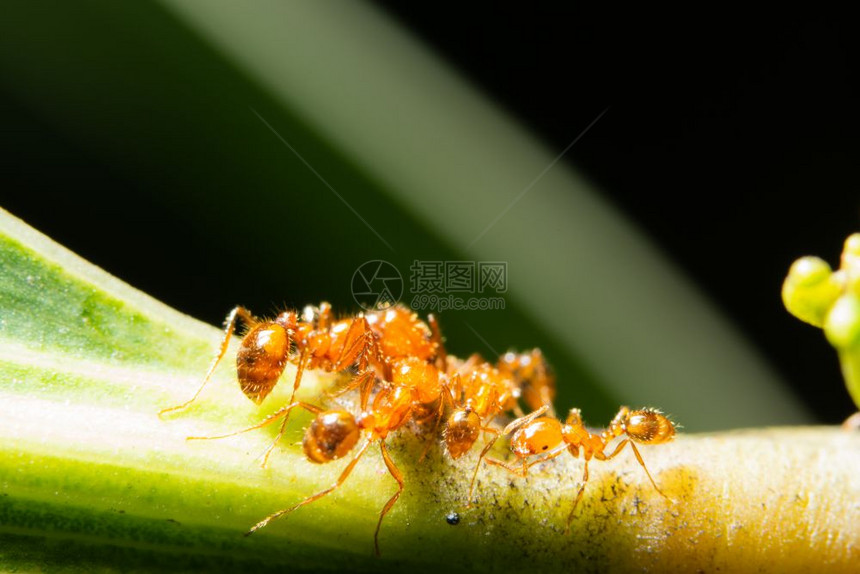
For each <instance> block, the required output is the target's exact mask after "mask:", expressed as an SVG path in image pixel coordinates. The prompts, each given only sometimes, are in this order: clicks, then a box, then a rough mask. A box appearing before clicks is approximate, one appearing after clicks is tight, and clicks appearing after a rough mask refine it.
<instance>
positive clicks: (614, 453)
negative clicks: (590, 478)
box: [595, 438, 671, 500]
mask: <svg viewBox="0 0 860 574" xmlns="http://www.w3.org/2000/svg"><path fill="white" fill-rule="evenodd" d="M628 444H630V448H632V449H633V454H635V455H636V460H638V461H639V464H640V465H642V468H643V469H644V470H645V474H647V475H648V480H650V481H651V484H652V485H653V486H654V490H656V491H657V492H658V493H659V494H660V496H662V497H663V498H666V499H669V500H671V499H670V498H669V497H668V496H666V494H665V493H664V492H663V491H662V490H660V487H659V486H657V483H656V482H654V477H652V476H651V473H650V472H649V471H648V467H647V466H645V461H644V460H642V455H641V454H639V449H638V448H636V445H635V444H633V441H631V440H630V439H628V438H626V439H624V440H623V441H621V442H620V443H618V446H617V447H615V450H614V451H612V454H610V455H608V456H606V458H603V459H601V460H609V459H612V458H615V456H617V455H618V453H620V452H621V451H622V450H623V449H624V447H625V446H627V445H628ZM595 456H596V455H595Z"/></svg>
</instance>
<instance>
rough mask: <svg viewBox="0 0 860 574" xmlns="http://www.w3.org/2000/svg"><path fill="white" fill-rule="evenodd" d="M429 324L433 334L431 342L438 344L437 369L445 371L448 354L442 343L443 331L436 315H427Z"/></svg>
mask: <svg viewBox="0 0 860 574" xmlns="http://www.w3.org/2000/svg"><path fill="white" fill-rule="evenodd" d="M427 322H428V323H430V331H431V333H432V334H433V335H432V336H431V337H430V340H431V341H433V342H434V343H436V367H437V368H439V369H440V370H445V364H446V363H447V359H448V352H447V351H446V350H445V345H444V344H443V342H442V329H440V328H439V319H437V318H436V315H434V314H433V313H430V314H429V315H427Z"/></svg>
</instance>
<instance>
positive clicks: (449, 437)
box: [445, 409, 481, 460]
mask: <svg viewBox="0 0 860 574" xmlns="http://www.w3.org/2000/svg"><path fill="white" fill-rule="evenodd" d="M479 434H481V419H480V417H478V415H477V414H475V412H474V411H472V410H466V409H460V410H457V411H455V412H454V413H452V414H451V416H450V417H448V421H447V423H446V424H445V445H446V446H447V447H448V454H450V455H451V458H453V459H455V460H456V459H458V458H460V457H461V456H463V455H464V454H465V453H467V452H469V449H471V448H472V445H473V444H475V441H476V440H478V435H479Z"/></svg>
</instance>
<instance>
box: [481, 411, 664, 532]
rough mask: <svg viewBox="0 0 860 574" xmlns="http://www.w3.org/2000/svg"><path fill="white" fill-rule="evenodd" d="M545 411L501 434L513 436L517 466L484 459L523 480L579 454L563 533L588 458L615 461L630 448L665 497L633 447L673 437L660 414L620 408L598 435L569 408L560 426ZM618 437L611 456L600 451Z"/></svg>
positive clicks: (579, 495)
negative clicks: (542, 466)
mask: <svg viewBox="0 0 860 574" xmlns="http://www.w3.org/2000/svg"><path fill="white" fill-rule="evenodd" d="M546 410H547V407H546V406H544V407H542V408H540V409H538V410H537V411H535V412H533V413H531V414H529V415H527V416H525V417H521V418H519V419H517V420H515V421H513V422H512V423H511V424H509V425H508V426H507V427H505V429H504V430H503V431H502V434H504V435H508V434H511V433H513V435H512V436H511V450H512V451H513V453H514V454H515V455H516V456H517V457H518V458H519V459H520V462H521V463H522V465H521V467H516V466H511V465H508V464H507V463H505V462H504V461H500V460H493V459H491V458H487V459H485V460H486V461H487V463H488V464H493V465H497V466H501V467H503V468H505V469H507V470H508V471H510V472H512V473H514V474H516V475H518V476H522V477H525V476H526V474H527V473H528V469H529V468H530V467H532V466H534V465H535V464H538V463H540V462H544V461H548V460H550V459H553V458H555V457H557V456H559V455H561V454H562V453H564V452H565V451H567V452H569V453H570V454H571V455H572V456H573V457H574V458H575V457H578V456H579V453H580V452H582V457H583V458H584V459H585V467H584V470H583V475H582V486H580V487H579V492H577V494H576V499H575V500H574V502H573V508H571V511H570V515H569V516H568V519H567V528H566V529H565V533H567V532H568V531H569V530H570V524H571V522H572V521H573V513H574V511H575V510H576V506H577V504H579V501H580V500H581V499H582V495H583V493H584V492H585V486H586V484H588V463H589V461H590V460H591V459H592V458H595V459H597V460H610V459H612V458H615V457H616V456H617V455H618V454H619V453H620V452H621V451H622V450H623V449H624V447H625V446H627V445H628V444H629V445H630V447H631V448H632V449H633V454H635V455H636V460H637V461H639V464H640V465H642V468H643V469H644V470H645V474H647V475H648V479H649V480H650V481H651V484H652V485H653V486H654V489H655V490H656V491H657V492H658V493H659V494H660V495H662V496H664V497H666V498H668V497H667V496H666V495H665V494H664V493H663V491H662V490H660V488H659V487H658V486H657V483H656V482H654V478H653V477H652V476H651V473H650V472H648V467H646V466H645V461H643V460H642V455H641V454H639V449H638V448H636V443H640V444H661V443H665V442H668V441H670V440H672V438H674V436H675V424H674V423H673V422H672V421H671V420H669V418H668V417H666V416H665V415H664V414H662V413H661V412H660V411H658V410H656V409H650V408H645V409H638V410H633V411H631V410H630V409H629V408H627V407H621V409H620V410H619V411H618V414H617V415H615V418H614V419H612V422H611V423H609V426H608V427H607V428H606V430H604V431H603V432H602V433H600V434H595V433H592V432H590V431H589V430H588V429H587V428H585V424H584V423H583V421H582V415H581V412H580V410H579V409H571V410H570V414H568V416H567V420H566V421H565V423H564V424H563V425H562V424H561V422H560V421H559V420H558V419H556V418H554V417H545V416H541V415H543V414H544V413H545V412H546ZM621 435H626V436H625V438H624V440H622V441H621V442H620V443H618V446H616V447H615V450H613V451H612V453H611V454H605V452H604V451H605V449H606V447H607V446H608V445H609V443H610V442H611V441H612V440H613V439H614V438H616V437H619V436H621ZM541 455H543V456H541ZM534 457H537V458H535V459H534V460H532V461H530V462H529V459H530V458H534Z"/></svg>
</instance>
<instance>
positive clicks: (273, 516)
mask: <svg viewBox="0 0 860 574" xmlns="http://www.w3.org/2000/svg"><path fill="white" fill-rule="evenodd" d="M371 442H372V441H370V440H368V441H367V442H365V443H364V444H363V445H362V447H361V449H360V450H359V451H358V452H357V453H356V455H355V456H354V457H352V460H351V461H349V464H348V465H346V468H345V469H343V472H341V473H340V476H339V477H338V478H337V481H336V482H335V483H334V484H333V485H331V486H330V487H328V488H326V489H325V490H322V491H320V492H318V493H316V494H314V495H312V496H309V497H307V498H306V499H304V500H302V501H301V502H299V503H298V504H294V505H293V506H291V507H289V508H285V509H284V510H279V511H278V512H276V513H274V514H270V515H269V516H267V517H266V518H264V519H263V520H261V521H260V522H258V523H257V524H255V525H254V526H253V527H252V528H251V530H249V531H248V532H246V533H245V536H250V535H251V534H253V533H254V532H256V531H257V530H259V529H261V528H263V527H264V526H266V525H267V524H268V523H270V522H271V521H273V520H275V519H276V518H280V517H281V516H283V515H285V514H289V513H290V512H292V511H294V510H296V509H297V508H301V507H302V506H305V505H306V504H310V503H311V502H314V501H316V500H319V499H320V498H322V497H323V496H325V495H327V494H329V493H331V492H332V491H333V490H335V489H337V488H338V487H339V486H340V485H342V484H343V483H344V481H345V480H346V479H347V478H348V477H349V475H350V473H351V472H352V469H353V468H355V465H356V464H357V463H358V461H359V459H360V458H361V455H363V454H364V452H365V451H366V450H367V447H369V446H370V443H371Z"/></svg>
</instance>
